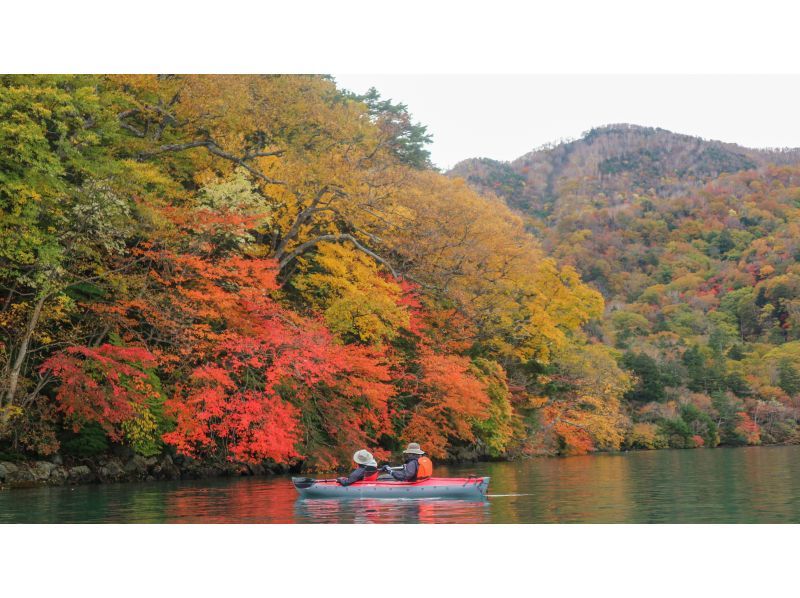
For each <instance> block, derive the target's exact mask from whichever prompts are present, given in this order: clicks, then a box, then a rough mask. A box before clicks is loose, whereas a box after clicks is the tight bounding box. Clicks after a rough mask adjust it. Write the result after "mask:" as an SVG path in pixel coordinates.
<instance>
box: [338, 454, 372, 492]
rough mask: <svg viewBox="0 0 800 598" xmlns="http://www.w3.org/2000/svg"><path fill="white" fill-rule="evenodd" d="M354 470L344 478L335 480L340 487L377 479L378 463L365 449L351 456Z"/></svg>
mask: <svg viewBox="0 0 800 598" xmlns="http://www.w3.org/2000/svg"><path fill="white" fill-rule="evenodd" d="M353 461H354V462H355V464H356V468H355V469H354V470H353V471H351V472H350V475H349V476H347V477H346V478H344V477H343V478H336V481H337V482H339V483H340V484H341V485H342V486H349V485H350V484H354V483H356V482H361V481H365V482H371V481H374V480H377V479H378V462H377V461H375V458H374V457H373V456H372V453H370V452H369V451H368V450H366V449H361V450H360V451H356V452H355V453H354V454H353Z"/></svg>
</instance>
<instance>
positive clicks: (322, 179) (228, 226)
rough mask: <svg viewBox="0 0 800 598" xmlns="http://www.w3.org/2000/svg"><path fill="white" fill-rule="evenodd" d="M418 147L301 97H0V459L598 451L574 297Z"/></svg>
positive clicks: (186, 83) (614, 437)
mask: <svg viewBox="0 0 800 598" xmlns="http://www.w3.org/2000/svg"><path fill="white" fill-rule="evenodd" d="M428 141H429V136H428V134H427V132H426V130H425V127H424V126H422V125H420V124H418V123H415V122H413V121H412V120H411V119H410V117H409V114H408V112H407V110H406V108H405V106H402V105H397V104H393V103H391V102H388V101H384V100H382V99H381V98H380V96H379V95H378V94H377V93H372V92H371V93H369V94H367V95H365V96H355V95H353V94H350V93H346V92H344V91H342V90H340V89H337V87H336V84H335V82H334V81H333V80H332V79H330V78H328V77H320V76H11V75H4V76H2V77H0V362H2V365H1V366H0V381H2V383H0V454H1V456H2V458H4V459H6V460H9V459H26V458H27V459H38V458H46V457H51V456H54V455H57V456H59V457H60V458H63V459H73V460H80V459H84V458H91V457H93V456H97V455H103V454H106V453H108V452H109V451H118V450H119V449H120V448H124V449H125V450H127V451H132V452H135V453H137V454H138V455H141V456H144V457H152V456H154V455H159V454H173V455H182V456H184V457H187V458H189V457H191V458H194V459H195V460H198V461H203V462H237V463H271V464H281V465H284V466H292V467H296V468H304V469H307V470H313V469H329V468H332V467H336V466H339V465H342V464H346V463H347V462H348V461H349V459H350V455H352V453H353V451H354V450H355V449H357V448H362V447H366V448H369V449H370V450H372V451H374V453H375V455H376V456H377V457H378V458H385V457H388V455H389V453H390V452H391V451H396V450H397V449H398V448H399V447H401V446H402V445H403V443H406V442H408V441H417V442H422V443H423V444H424V446H425V448H426V449H427V450H428V451H429V453H430V454H431V455H433V456H434V457H435V458H445V457H458V456H460V455H463V454H466V453H469V454H472V455H484V456H513V455H524V454H554V453H563V454H571V453H581V452H586V451H589V450H595V449H616V448H619V447H621V446H623V445H624V444H625V443H626V442H628V440H627V439H628V438H629V437H630V421H629V419H628V416H627V415H626V413H625V410H624V409H623V408H622V403H621V399H622V397H623V395H624V394H625V393H626V392H630V390H631V388H632V379H631V377H630V376H629V375H628V374H627V373H626V372H625V371H624V370H623V369H622V367H621V365H620V364H621V363H622V362H621V361H620V356H619V351H618V350H617V349H614V348H613V347H611V346H607V345H605V344H603V343H602V342H600V339H599V338H598V337H597V336H596V335H594V336H593V335H592V334H587V330H589V331H592V332H593V331H595V330H596V329H597V327H598V326H599V324H598V322H599V321H600V318H601V317H602V315H603V312H604V303H603V298H602V296H601V294H600V293H599V292H597V291H596V290H594V289H593V288H591V286H589V285H587V284H585V283H584V282H583V281H582V280H581V278H580V276H579V274H578V271H577V270H576V268H575V267H573V266H572V265H569V264H567V263H566V262H567V261H568V260H566V259H564V256H563V255H562V253H563V251H561V250H560V249H559V248H558V247H553V246H550V245H549V243H550V241H549V240H547V241H546V245H545V246H543V245H542V242H541V241H540V240H538V239H537V238H536V236H535V235H534V234H531V232H530V231H529V230H528V228H529V227H526V223H525V221H524V220H523V217H522V216H520V215H519V214H517V213H515V212H514V211H513V210H511V209H510V208H508V207H507V206H506V205H505V203H504V202H503V201H502V200H501V199H498V198H497V197H495V196H494V195H487V196H483V195H480V194H478V193H476V192H475V191H474V190H472V189H471V188H470V187H469V186H468V185H467V184H466V183H464V182H463V181H460V180H454V179H452V178H448V177H446V176H444V175H442V174H439V173H437V172H436V171H435V170H433V169H432V168H431V167H430V164H429V160H428V153H427V150H426V149H425V146H426V143H427V142H428ZM736 239H738V237H736V236H734V241H733V242H734V244H735V243H737V242H738V241H737V240H736ZM551 253H555V254H556V255H557V256H558V259H556V258H554V257H552V256H551V255H550V254H551ZM576 264H577V265H578V267H580V268H582V267H583V264H581V263H578V262H576ZM778 267H781V265H780V264H778V265H776V268H778ZM595 280H596V278H595ZM765 292H766V293H767V295H764V297H768V299H767V303H769V304H770V305H772V303H770V302H771V301H774V298H773V295H772V294H770V293H771V292H772V291H765ZM756 300H758V301H761V299H758V298H756V299H754V301H756ZM743 301H744V299H743ZM642 317H645V316H642ZM774 317H776V318H778V317H779V315H778V313H777V312H776V314H775V316H774ZM759 322H761V323H760V324H759V325H760V326H762V327H763V326H765V325H766V324H763V322H762V320H759ZM761 333H764V334H766V332H764V331H763V330H762V328H759V334H761ZM752 334H756V333H755V331H753V332H752ZM634 336H635V338H636V340H637V342H638V340H639V339H640V336H636V335H634ZM642 338H644V337H642ZM737 346H738V345H737ZM742 348H743V350H745V351H746V350H749V345H748V346H743V347H742ZM636 354H637V355H638V353H636ZM743 359H744V357H743ZM623 365H624V364H623ZM0 460H2V459H0Z"/></svg>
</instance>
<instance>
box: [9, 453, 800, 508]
mask: <svg viewBox="0 0 800 598" xmlns="http://www.w3.org/2000/svg"><path fill="white" fill-rule="evenodd" d="M436 473H437V475H463V474H466V473H479V474H481V475H488V476H491V478H492V481H491V484H490V486H489V498H488V500H486V501H478V502H469V501H446V500H375V499H373V500H361V501H359V500H356V501H342V500H298V499H297V494H296V492H295V490H294V488H293V487H292V485H291V482H290V481H289V478H288V477H277V478H236V479H230V478H228V479H216V480H206V481H193V482H153V483H146V484H111V485H98V486H77V487H59V488H36V489H18V490H5V491H2V492H0V523H89V522H92V523H798V522H800V447H764V448H739V449H712V450H686V451H652V452H637V453H628V454H620V455H596V456H588V457H571V458H566V459H534V460H528V461H522V462H516V463H484V464H478V465H472V466H465V467H461V466H459V467H448V468H445V467H438V468H437V470H436Z"/></svg>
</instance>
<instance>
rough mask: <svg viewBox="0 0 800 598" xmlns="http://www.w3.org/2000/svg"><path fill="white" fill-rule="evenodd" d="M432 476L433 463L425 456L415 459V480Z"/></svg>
mask: <svg viewBox="0 0 800 598" xmlns="http://www.w3.org/2000/svg"><path fill="white" fill-rule="evenodd" d="M432 475H433V461H431V460H430V459H428V457H426V456H425V455H423V456H422V457H420V458H419V459H417V479H418V480H425V479H427V478H429V477H431V476H432Z"/></svg>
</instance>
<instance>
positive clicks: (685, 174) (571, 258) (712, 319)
mask: <svg viewBox="0 0 800 598" xmlns="http://www.w3.org/2000/svg"><path fill="white" fill-rule="evenodd" d="M450 174H451V176H461V177H464V178H465V179H466V180H467V181H468V182H469V184H471V185H472V186H474V187H477V188H479V189H481V190H484V191H487V190H490V191H492V192H493V193H495V194H497V195H499V196H501V197H503V198H505V200H506V202H507V203H508V204H509V205H511V206H513V207H514V208H516V209H518V210H519V211H520V212H521V213H522V214H523V215H524V216H525V219H526V224H527V226H528V228H529V229H530V230H532V231H533V232H535V234H536V235H537V236H538V237H539V238H540V239H541V241H542V246H543V248H544V249H545V251H546V252H548V253H549V254H550V255H552V256H553V257H555V258H556V259H557V260H558V261H559V262H560V263H561V264H562V265H566V266H573V267H574V268H575V269H576V270H577V271H578V272H579V273H580V275H581V277H582V279H583V280H584V281H586V282H589V283H590V284H592V285H594V286H595V287H596V288H597V289H598V290H600V291H601V292H602V293H603V295H604V297H605V299H606V302H605V314H604V317H603V318H602V319H601V320H600V321H597V322H593V323H592V324H590V326H589V328H590V330H591V333H592V335H593V337H594V339H595V342H600V343H603V344H607V345H611V346H613V347H614V348H615V350H616V351H617V358H618V363H619V365H620V366H622V367H623V368H625V369H626V370H628V371H629V372H630V373H631V374H633V376H634V379H635V380H636V384H635V387H634V388H633V389H632V390H630V391H629V392H628V393H626V395H625V400H624V402H623V405H624V409H625V410H626V413H627V414H628V415H629V416H630V421H631V422H632V427H631V428H630V431H629V439H630V440H629V441H628V442H629V445H630V446H633V447H638V448H658V447H662V446H672V447H686V446H714V445H716V444H717V443H720V442H721V443H722V444H768V443H800V425H799V424H800V150H797V149H793V150H754V149H748V148H745V147H741V146H738V145H735V144H730V143H721V142H719V141H705V140H703V139H699V138H696V137H689V136H687V135H676V134H674V133H670V132H669V131H664V130H661V129H647V128H643V127H635V126H631V125H612V126H608V127H602V128H599V129H594V130H592V131H590V132H588V133H587V134H586V135H584V136H583V137H582V138H581V139H578V140H576V141H571V142H568V143H562V144H559V145H555V146H552V147H546V148H541V149H538V150H535V151H533V152H531V153H529V154H526V155H525V156H522V157H521V158H519V159H517V160H514V161H513V162H510V163H504V162H497V161H494V160H487V159H477V160H467V161H464V162H462V163H460V164H459V165H457V166H456V167H455V168H454V169H453V170H452V171H451V173H450Z"/></svg>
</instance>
